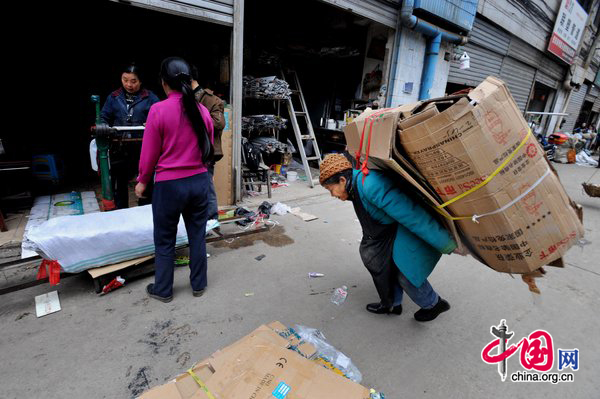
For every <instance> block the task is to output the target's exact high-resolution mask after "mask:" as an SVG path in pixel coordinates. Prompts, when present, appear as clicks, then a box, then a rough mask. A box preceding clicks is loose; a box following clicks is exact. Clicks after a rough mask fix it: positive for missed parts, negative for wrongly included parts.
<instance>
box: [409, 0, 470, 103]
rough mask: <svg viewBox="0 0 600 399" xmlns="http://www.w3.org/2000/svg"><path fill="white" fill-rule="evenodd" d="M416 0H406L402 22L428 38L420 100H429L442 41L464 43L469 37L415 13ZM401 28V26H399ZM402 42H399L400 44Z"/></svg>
mask: <svg viewBox="0 0 600 399" xmlns="http://www.w3.org/2000/svg"><path fill="white" fill-rule="evenodd" d="M414 5H415V2H414V0H404V1H403V3H402V9H401V10H400V24H401V25H402V26H405V27H407V28H408V29H411V30H413V31H415V32H419V33H421V34H422V35H423V36H425V37H426V38H427V46H426V47H425V59H424V61H423V73H422V75H421V85H420V88H419V101H421V100H427V99H428V98H429V97H430V93H429V92H430V90H431V87H433V80H434V78H435V69H436V67H437V60H438V55H439V53H440V45H441V43H442V41H444V42H448V43H454V44H458V45H464V44H466V43H467V41H468V39H467V37H466V36H461V35H459V34H456V33H452V32H449V31H447V30H445V29H442V28H440V27H439V26H436V25H434V24H432V23H429V22H426V21H423V20H422V19H420V18H418V17H416V16H414V15H413V11H414V8H415V7H414ZM399 29H400V27H399ZM399 45H400V43H398V46H399Z"/></svg>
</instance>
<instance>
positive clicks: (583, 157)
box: [575, 151, 598, 167]
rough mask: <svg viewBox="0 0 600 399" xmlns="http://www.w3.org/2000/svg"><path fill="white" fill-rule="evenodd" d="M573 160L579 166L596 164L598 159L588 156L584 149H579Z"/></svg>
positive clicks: (594, 165) (595, 165)
mask: <svg viewBox="0 0 600 399" xmlns="http://www.w3.org/2000/svg"><path fill="white" fill-rule="evenodd" d="M575 162H576V163H577V165H580V166H593V167H597V166H598V161H596V160H595V159H594V158H592V157H591V156H589V155H588V154H587V153H586V152H585V151H580V152H579V154H577V155H576V156H575Z"/></svg>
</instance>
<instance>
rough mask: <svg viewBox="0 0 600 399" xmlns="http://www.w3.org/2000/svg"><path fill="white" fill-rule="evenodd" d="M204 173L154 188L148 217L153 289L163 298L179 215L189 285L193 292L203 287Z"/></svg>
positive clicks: (166, 294) (169, 285)
mask: <svg viewBox="0 0 600 399" xmlns="http://www.w3.org/2000/svg"><path fill="white" fill-rule="evenodd" d="M209 181H210V179H209V176H208V173H201V174H198V175H194V176H190V177H186V178H183V179H176V180H167V181H160V182H156V183H155V184H154V192H153V195H152V215H153V219H154V246H155V252H156V260H155V274H154V289H153V291H154V292H153V293H154V294H155V295H158V296H161V297H163V298H167V297H170V296H171V295H173V274H174V272H175V263H174V262H175V241H176V238H177V225H178V224H179V218H180V216H182V215H183V221H184V222H185V229H186V230H187V235H188V242H189V247H190V282H191V285H192V289H193V290H194V291H200V290H202V289H204V288H205V287H206V284H207V280H206V271H207V270H206V269H207V263H206V240H205V236H206V215H207V207H208V191H209Z"/></svg>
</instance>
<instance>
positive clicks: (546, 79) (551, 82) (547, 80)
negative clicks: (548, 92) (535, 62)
mask: <svg viewBox="0 0 600 399" xmlns="http://www.w3.org/2000/svg"><path fill="white" fill-rule="evenodd" d="M535 81H536V82H540V83H541V84H543V85H546V86H548V87H552V88H553V89H556V88H558V81H557V80H556V79H553V78H552V77H550V76H548V75H546V74H545V73H544V72H542V71H540V70H539V69H538V71H537V73H536V74H535Z"/></svg>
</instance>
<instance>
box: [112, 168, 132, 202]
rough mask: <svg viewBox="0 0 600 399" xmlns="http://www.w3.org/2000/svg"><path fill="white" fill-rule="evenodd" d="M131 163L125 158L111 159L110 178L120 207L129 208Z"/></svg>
mask: <svg viewBox="0 0 600 399" xmlns="http://www.w3.org/2000/svg"><path fill="white" fill-rule="evenodd" d="M130 177H131V176H130V172H129V165H128V163H127V162H126V161H125V160H117V161H113V160H111V163H110V180H111V183H112V189H113V196H114V199H115V205H116V207H117V208H118V209H124V208H129V179H130Z"/></svg>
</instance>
